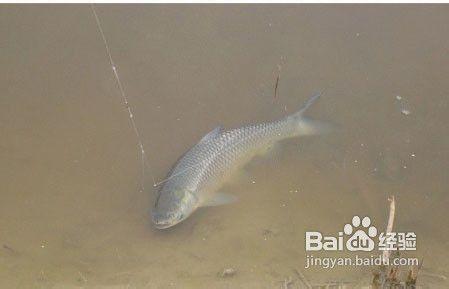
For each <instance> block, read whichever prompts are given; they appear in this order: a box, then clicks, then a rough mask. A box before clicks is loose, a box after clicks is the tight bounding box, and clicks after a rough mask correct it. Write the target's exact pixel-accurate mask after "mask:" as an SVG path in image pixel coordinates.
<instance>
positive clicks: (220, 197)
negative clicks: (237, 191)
mask: <svg viewBox="0 0 449 289" xmlns="http://www.w3.org/2000/svg"><path fill="white" fill-rule="evenodd" d="M236 200H237V197H236V196H233V195H229V194H224V193H216V194H215V195H214V196H213V197H212V198H210V199H209V200H208V201H206V202H205V203H204V204H202V205H201V206H202V207H214V206H221V205H227V204H230V203H233V202H235V201H236Z"/></svg>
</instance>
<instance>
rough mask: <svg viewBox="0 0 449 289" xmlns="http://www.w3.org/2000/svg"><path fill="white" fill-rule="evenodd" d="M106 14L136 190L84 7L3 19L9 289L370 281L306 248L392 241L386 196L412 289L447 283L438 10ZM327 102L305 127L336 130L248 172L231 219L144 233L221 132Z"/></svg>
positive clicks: (25, 10)
mask: <svg viewBox="0 0 449 289" xmlns="http://www.w3.org/2000/svg"><path fill="white" fill-rule="evenodd" d="M97 11H98V15H99V17H100V19H101V21H102V23H103V28H104V32H105V35H106V38H107V39H108V41H109V44H110V47H111V52H112V55H113V57H114V60H115V62H116V64H117V67H118V71H119V75H120V77H121V80H122V82H123V84H124V89H125V92H126V94H127V96H128V97H129V100H130V103H131V105H132V107H133V109H134V116H135V120H136V124H137V127H138V128H139V130H140V134H141V139H142V142H143V145H144V147H145V149H146V152H147V157H148V163H149V164H150V166H151V169H152V170H151V171H149V170H148V169H147V170H146V174H145V191H143V192H140V191H139V188H140V174H141V171H140V159H139V150H138V147H137V139H136V136H135V134H134V132H133V130H132V128H131V126H130V123H129V119H128V115H127V112H126V108H125V107H124V105H123V103H122V100H121V98H120V95H119V91H118V87H117V84H116V82H115V79H114V77H113V74H112V71H111V66H110V65H109V62H108V58H107V54H106V51H105V47H104V45H103V42H102V40H101V37H100V35H99V32H98V29H97V27H96V24H95V20H94V18H93V16H92V12H91V10H90V7H89V6H86V5H82V6H73V5H66V6H39V7H38V6H30V5H28V6H27V5H22V6H10V5H2V6H0V39H1V40H0V43H1V53H0V59H1V67H0V70H1V77H0V85H1V87H2V92H1V97H0V135H1V141H0V184H1V191H0V245H1V247H0V287H1V288H281V286H283V282H284V280H286V279H288V278H289V277H291V278H292V281H293V282H294V284H293V285H290V287H289V288H293V286H299V285H298V284H299V281H298V277H297V275H295V272H294V270H295V269H297V270H300V271H301V272H303V274H304V275H305V277H306V278H307V279H308V280H309V281H310V282H312V283H314V284H315V283H317V282H328V281H331V280H336V281H348V282H362V283H363V282H365V281H364V280H367V282H369V279H370V278H371V271H372V270H373V269H374V268H372V267H359V268H348V267H338V268H336V269H332V270H331V269H327V270H325V269H318V268H315V269H305V268H304V264H305V255H306V252H305V250H304V234H305V231H307V230H318V231H322V232H326V233H329V234H334V233H335V232H337V231H338V230H341V229H342V226H343V224H345V223H346V222H348V221H349V220H350V219H351V218H352V216H353V215H355V214H359V215H369V216H370V217H371V218H372V219H373V220H374V223H375V225H376V226H377V227H378V228H383V227H384V226H385V223H386V219H387V197H388V196H389V195H391V194H394V195H395V196H396V199H397V214H396V221H395V228H396V229H397V230H398V231H414V232H416V234H417V236H418V245H417V248H418V250H417V251H416V252H413V254H412V255H413V256H416V257H419V258H424V265H423V268H422V271H421V273H422V274H421V275H420V278H418V281H420V282H421V283H420V284H422V285H425V286H427V287H426V288H447V287H448V285H449V281H448V280H446V276H449V259H448V257H449V256H448V253H447V249H448V245H449V228H448V225H447V220H448V217H449V210H448V208H449V197H448V186H447V180H448V179H449V172H448V165H449V135H448V123H449V114H447V109H448V103H449V98H448V94H449V82H448V76H449V58H448V52H449V38H448V37H447V31H449V7H448V6H425V5H421V6H407V5H395V6H393V5H390V6H366V5H365V6H361V5H352V6H351V5H344V6H343V5H340V6H336V5H328V6H317V5H315V6H313V5H296V6H293V5H290V6H275V5H271V6H268V5H267V6H260V5H258V6H255V5H253V6H249V5H232V6H223V5H216V6H198V5H196V6H194V5H190V6H179V5H166V6H161V5H157V6H156V5H146V6H144V5H142V6H125V5H122V6H118V5H117V6H98V7H97ZM278 65H281V66H282V70H281V77H280V81H279V88H278V96H277V97H276V98H274V97H273V94H274V84H275V80H276V77H277V74H278ZM323 89H324V90H325V95H324V96H323V98H322V99H321V100H320V102H319V103H318V104H316V105H315V106H314V107H313V108H312V109H311V110H310V111H309V114H310V115H311V116H313V117H315V118H318V119H325V120H331V121H333V122H335V123H338V124H339V125H340V126H341V128H342V129H341V130H340V131H338V132H336V133H334V134H330V135H326V136H318V137H308V138H302V139H298V140H291V141H287V142H285V143H283V144H282V145H281V147H280V149H278V150H276V152H275V153H274V154H271V155H269V156H267V157H265V158H259V159H257V160H254V161H253V162H252V163H251V164H249V165H248V167H247V168H245V170H244V171H243V172H242V174H241V177H238V178H236V179H233V180H230V182H229V185H227V187H226V188H225V190H226V191H229V192H232V193H233V194H235V195H237V196H238V197H239V201H238V202H237V203H235V204H232V205H228V206H223V207H215V208H205V209H200V210H199V211H197V212H196V213H195V214H194V215H193V216H192V217H191V218H189V219H188V220H187V221H185V222H184V223H182V224H180V225H179V226H176V227H174V228H173V229H171V230H167V231H157V230H155V229H154V228H153V227H152V225H151V221H150V218H149V216H150V210H151V206H152V203H153V201H154V193H155V189H153V187H152V180H151V175H153V176H154V177H155V178H156V180H162V179H163V178H164V177H165V174H166V173H167V171H168V170H169V168H170V166H171V165H172V164H173V163H174V162H175V161H176V159H177V158H178V157H179V156H180V155H181V154H182V153H183V152H185V151H186V150H187V149H188V148H190V147H191V146H192V145H194V144H195V143H196V142H197V141H198V139H199V138H201V136H202V135H204V134H205V133H207V132H208V131H210V130H211V129H212V128H214V127H216V126H217V125H219V124H222V125H224V126H225V127H226V128H231V127H239V126H241V125H244V124H248V123H257V122H261V121H270V120H275V119H278V118H280V117H282V116H284V115H287V114H288V113H292V112H294V111H296V110H297V109H298V108H299V107H300V106H301V105H302V103H303V102H304V101H305V100H306V99H307V98H308V97H309V96H311V95H312V94H313V93H315V92H316V91H319V90H323ZM397 95H399V96H401V97H402V99H401V100H398V99H396V96H397ZM401 110H403V111H402V112H401ZM408 111H409V112H410V114H407V112H408ZM336 255H338V254H336ZM340 256H341V254H340ZM224 268H233V269H235V270H236V272H237V273H236V274H235V275H234V276H232V277H227V278H222V277H221V276H219V274H220V272H222V271H223V269H224ZM360 280H361V281H360ZM354 286H356V287H357V285H354Z"/></svg>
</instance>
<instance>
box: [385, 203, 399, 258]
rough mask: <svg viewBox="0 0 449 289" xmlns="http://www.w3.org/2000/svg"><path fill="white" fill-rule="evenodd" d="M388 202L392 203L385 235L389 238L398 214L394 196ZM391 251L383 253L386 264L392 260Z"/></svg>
mask: <svg viewBox="0 0 449 289" xmlns="http://www.w3.org/2000/svg"><path fill="white" fill-rule="evenodd" d="M388 201H389V202H390V210H389V214H388V223H387V229H386V231H385V234H386V235H387V236H388V235H389V234H390V233H391V232H392V231H393V223H394V215H395V213H396V201H395V199H394V196H393V195H392V196H391V197H389V198H388ZM390 255H391V251H390V250H385V251H383V253H382V259H383V261H384V262H386V260H388V259H389V258H390Z"/></svg>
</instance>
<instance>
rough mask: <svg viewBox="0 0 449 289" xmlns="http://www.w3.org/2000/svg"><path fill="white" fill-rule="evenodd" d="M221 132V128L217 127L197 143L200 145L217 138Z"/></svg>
mask: <svg viewBox="0 0 449 289" xmlns="http://www.w3.org/2000/svg"><path fill="white" fill-rule="evenodd" d="M222 131H223V127H222V126H221V125H220V126H217V127H216V128H214V129H213V130H212V131H210V132H209V133H208V134H206V135H205V136H203V138H202V139H201V140H200V141H199V142H200V143H202V142H206V141H209V140H211V139H213V138H215V137H217V136H218V135H219V134H220V133H221V132H222Z"/></svg>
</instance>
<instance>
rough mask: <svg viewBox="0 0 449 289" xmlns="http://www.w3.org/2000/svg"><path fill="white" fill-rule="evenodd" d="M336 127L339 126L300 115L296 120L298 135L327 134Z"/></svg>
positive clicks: (336, 128)
mask: <svg viewBox="0 0 449 289" xmlns="http://www.w3.org/2000/svg"><path fill="white" fill-rule="evenodd" d="M338 129H339V126H338V125H337V124H335V123H332V122H329V121H323V120H316V119H312V118H308V117H301V119H300V120H299V122H298V130H299V134H300V135H317V134H328V133H331V132H334V131H336V130H338Z"/></svg>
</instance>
